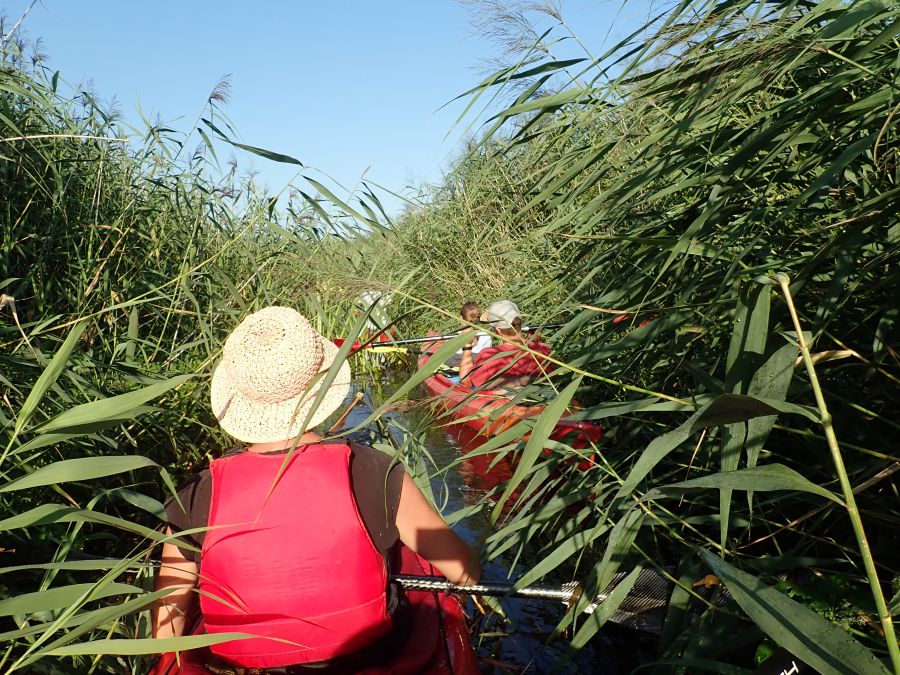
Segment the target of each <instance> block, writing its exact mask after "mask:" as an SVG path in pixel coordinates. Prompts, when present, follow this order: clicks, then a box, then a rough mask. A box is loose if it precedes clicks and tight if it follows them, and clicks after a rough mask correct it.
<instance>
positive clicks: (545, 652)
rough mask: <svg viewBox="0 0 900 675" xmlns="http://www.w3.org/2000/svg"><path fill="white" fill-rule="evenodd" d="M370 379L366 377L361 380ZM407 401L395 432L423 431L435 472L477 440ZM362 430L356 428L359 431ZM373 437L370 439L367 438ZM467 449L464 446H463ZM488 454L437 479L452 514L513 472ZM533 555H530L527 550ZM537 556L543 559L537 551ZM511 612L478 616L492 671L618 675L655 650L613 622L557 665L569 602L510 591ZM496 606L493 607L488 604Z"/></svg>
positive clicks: (482, 654)
mask: <svg viewBox="0 0 900 675" xmlns="http://www.w3.org/2000/svg"><path fill="white" fill-rule="evenodd" d="M406 377H408V374H406V373H403V372H396V373H394V372H390V371H388V372H386V373H385V374H384V375H383V377H382V379H381V380H380V381H370V382H368V383H366V384H365V385H362V386H363V391H364V392H365V394H366V396H365V399H364V402H365V405H360V406H358V407H357V408H356V409H355V410H354V411H353V412H352V413H351V415H350V416H349V418H348V420H347V423H346V425H347V427H352V426H355V425H356V424H358V423H360V422H361V421H362V420H363V419H364V418H365V417H366V416H367V415H368V414H369V412H370V410H371V408H373V407H377V406H378V405H379V404H381V403H382V402H383V401H384V400H386V399H387V398H388V397H389V396H390V393H391V392H393V391H394V390H396V388H397V387H399V386H400V384H402V383H403V382H404V381H405V378H406ZM360 381H361V382H362V379H360ZM413 397H416V398H419V399H425V398H426V394H425V392H424V391H416V392H413ZM404 407H406V406H401V410H400V411H397V412H391V413H389V414H388V415H386V417H387V418H389V420H390V421H389V422H388V428H389V431H390V433H391V435H392V436H393V437H394V438H395V439H396V440H397V441H401V442H402V436H403V434H404V432H402V431H400V430H399V429H396V428H393V427H394V425H395V424H396V426H398V427H402V428H403V429H406V430H408V431H409V432H411V433H414V434H416V435H417V436H418V437H419V438H420V439H421V440H422V441H424V445H425V446H426V448H427V450H428V452H429V453H430V456H431V461H433V464H434V466H433V467H432V466H429V467H428V469H429V474H436V473H437V472H438V471H439V470H440V469H444V468H445V467H447V466H449V465H451V464H452V463H453V462H454V460H456V459H457V458H458V457H459V456H460V454H461V450H462V446H464V445H465V447H469V448H470V447H471V442H472V441H471V438H470V437H467V436H466V435H465V434H464V433H463V434H460V433H459V432H458V431H456V430H455V429H453V428H449V429H448V428H446V427H441V426H438V425H436V424H434V423H433V422H432V421H431V415H430V413H429V411H428V408H427V406H409V407H408V408H407V409H405V410H404V409H403V408H404ZM354 436H355V435H354ZM359 440H361V441H363V442H366V441H367V440H368V439H366V438H365V437H360V438H359ZM463 451H464V450H463ZM487 461H488V460H484V461H483V462H480V463H479V464H478V465H472V464H471V463H464V464H461V465H457V466H455V467H453V468H451V469H450V470H448V471H446V472H441V473H440V475H434V476H433V477H432V479H431V487H432V491H433V493H434V497H435V501H436V502H437V504H438V505H439V507H440V508H441V509H442V511H443V512H444V514H445V515H448V514H451V513H453V512H455V511H458V510H459V509H462V508H465V507H468V506H471V505H473V504H475V503H477V502H478V500H479V499H480V498H482V497H483V496H484V495H485V493H486V492H488V491H489V490H490V489H491V487H492V486H493V485H495V484H496V482H497V480H498V479H500V478H503V477H504V474H506V475H508V474H509V472H510V471H511V467H508V466H507V467H505V468H504V467H501V468H500V469H498V470H495V471H492V472H490V474H488V473H487V472H486V468H487ZM488 508H489V507H488ZM453 527H454V529H455V530H456V531H457V532H458V533H459V534H460V535H461V536H462V537H463V538H464V539H466V541H468V542H469V543H471V544H475V543H476V542H477V541H478V539H479V537H480V536H482V534H483V533H484V532H485V530H486V529H488V528H489V524H488V520H487V517H486V513H485V511H484V510H483V511H482V512H481V513H476V514H475V515H472V516H469V517H467V518H465V519H464V520H462V521H460V522H457V523H455V524H454V526H453ZM523 558H527V556H523ZM528 562H529V561H528V560H527V559H520V560H519V563H518V565H517V566H513V561H512V556H505V557H501V558H499V559H497V560H494V561H491V562H489V563H487V564H486V565H485V566H484V569H483V574H482V577H483V579H484V580H485V581H496V582H507V581H510V580H514V579H516V578H518V577H519V576H521V575H522V574H524V573H525V572H526V571H527V569H528ZM532 562H537V559H536V558H532ZM564 581H570V579H566V578H562V577H560V578H559V579H552V578H548V579H546V580H545V581H544V582H543V583H546V584H548V585H552V584H555V583H557V582H559V583H562V582H564ZM502 606H503V611H504V613H505V614H506V617H507V619H508V622H504V621H502V620H500V619H499V618H498V617H497V616H495V615H494V616H485V617H482V619H481V620H480V621H479V622H478V624H477V626H476V628H475V631H474V634H473V643H474V644H475V648H476V651H477V652H478V655H479V658H480V660H481V662H482V664H483V670H484V672H488V673H491V672H493V673H519V672H528V673H552V672H562V673H602V674H608V675H618V674H619V673H630V672H631V671H632V670H633V669H634V668H635V667H636V666H638V665H639V664H640V663H641V662H642V660H645V659H646V657H647V647H648V646H649V645H648V638H647V636H644V635H642V634H639V633H636V632H634V631H631V630H629V629H627V628H621V627H618V626H615V625H612V624H609V623H608V624H607V626H608V627H609V628H607V627H604V629H603V630H601V631H600V632H599V633H598V635H597V636H596V637H595V638H594V639H593V640H592V641H591V643H590V644H589V645H588V646H586V647H585V648H583V649H582V650H580V651H579V652H577V653H575V654H574V656H572V658H571V661H570V662H569V663H567V664H566V665H565V666H563V667H562V669H561V670H559V671H556V668H557V667H558V666H559V665H560V660H561V659H562V658H563V657H564V656H565V655H566V652H567V649H568V646H569V645H568V642H567V641H565V640H562V639H557V640H553V641H548V636H549V635H550V634H551V633H552V632H553V629H554V627H555V625H556V624H557V622H558V621H559V620H560V619H561V618H562V617H563V615H564V613H565V607H564V606H563V605H562V604H561V603H558V602H555V601H548V600H525V599H518V598H507V599H503V600H502ZM485 609H487V611H488V612H490V610H489V609H488V608H485ZM467 611H468V613H469V614H470V616H472V617H473V619H474V618H477V617H478V616H479V615H480V614H481V612H479V610H478V609H477V608H476V607H475V606H474V605H473V603H472V602H471V601H469V602H468V603H467Z"/></svg>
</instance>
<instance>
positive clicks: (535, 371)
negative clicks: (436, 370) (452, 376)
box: [459, 300, 550, 390]
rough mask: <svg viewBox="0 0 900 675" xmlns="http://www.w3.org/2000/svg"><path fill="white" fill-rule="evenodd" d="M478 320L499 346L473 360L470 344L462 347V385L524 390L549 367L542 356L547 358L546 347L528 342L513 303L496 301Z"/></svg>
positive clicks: (540, 343)
mask: <svg viewBox="0 0 900 675" xmlns="http://www.w3.org/2000/svg"><path fill="white" fill-rule="evenodd" d="M481 319H482V321H485V322H487V323H489V324H490V325H491V327H492V328H493V329H494V330H495V331H496V332H497V335H499V336H500V339H501V342H500V344H499V345H497V346H496V347H488V348H486V349H482V350H481V351H480V352H479V353H478V356H477V357H475V358H473V357H472V349H471V347H472V344H471V343H469V344H467V345H465V347H463V354H462V359H461V360H460V364H459V379H460V382H461V383H462V384H469V385H471V386H473V387H479V388H485V389H505V390H510V389H515V388H517V387H524V386H525V385H527V384H529V383H530V382H531V381H532V380H534V378H536V377H539V376H540V375H543V374H544V373H546V371H547V366H548V365H549V364H548V363H547V361H546V360H545V359H544V358H542V356H549V355H550V346H549V345H547V344H546V343H544V342H541V341H540V338H539V337H536V336H535V338H534V339H532V340H531V341H530V342H529V341H528V340H527V339H526V338H525V336H524V335H523V333H522V316H521V314H520V313H519V308H518V307H517V306H516V304H515V303H514V302H512V301H510V300H498V301H497V302H494V303H492V304H491V306H490V307H488V308H487V311H486V312H485V313H484V314H483V315H482V317H481ZM529 350H530V351H529ZM532 352H534V353H532Z"/></svg>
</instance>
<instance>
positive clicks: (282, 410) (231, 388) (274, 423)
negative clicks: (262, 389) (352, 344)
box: [210, 336, 351, 443]
mask: <svg viewBox="0 0 900 675" xmlns="http://www.w3.org/2000/svg"><path fill="white" fill-rule="evenodd" d="M318 339H319V340H320V342H321V344H322V356H323V358H322V369H321V370H320V374H319V375H318V376H317V378H316V380H315V382H314V383H313V385H312V386H311V387H310V388H309V389H308V390H307V391H305V392H303V393H301V394H299V395H298V396H294V397H292V398H289V399H285V400H284V401H280V402H278V403H263V402H260V401H254V400H251V399H248V398H247V397H245V396H244V395H243V394H241V392H240V391H239V390H238V387H237V384H238V382H240V379H241V374H240V373H233V372H231V371H230V369H229V368H228V367H227V365H226V364H225V363H220V364H219V366H218V367H217V368H216V369H215V371H214V372H213V376H212V382H211V384H210V402H211V404H212V411H213V414H214V415H215V416H216V419H218V420H219V424H220V425H222V428H223V429H224V430H225V431H226V432H228V433H229V434H230V435H231V436H234V437H235V438H236V439H238V440H239V441H244V442H245V443H272V442H275V441H286V440H290V439H293V438H296V437H297V436H299V435H300V434H302V433H303V432H304V431H307V430H309V429H312V428H314V427H316V426H318V425H319V424H321V423H322V422H324V421H325V420H326V419H327V418H328V416H329V415H331V414H332V413H333V412H334V411H335V410H337V409H338V408H339V407H340V406H341V404H342V403H343V402H344V400H345V399H346V398H347V394H348V393H349V392H350V378H351V373H350V364H349V363H347V361H346V360H345V361H344V362H343V363H342V364H341V365H340V367H339V368H338V371H337V374H336V375H335V377H334V380H333V381H332V382H331V384H330V385H329V387H328V390H327V391H326V392H325V394H324V396H323V397H322V400H321V402H320V403H319V405H318V407H317V408H316V410H315V411H314V412H313V413H312V416H310V411H311V410H312V406H313V404H314V403H315V402H316V397H317V396H318V394H319V391H320V390H321V388H322V385H323V384H324V383H325V381H326V380H327V379H328V374H329V371H330V370H331V367H332V365H333V364H334V360H335V358H336V357H337V354H338V348H337V346H336V345H335V344H334V343H333V342H331V341H330V340H326V339H325V338H323V337H321V336H318ZM307 418H308V421H307Z"/></svg>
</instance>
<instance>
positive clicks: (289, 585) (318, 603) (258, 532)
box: [198, 444, 391, 668]
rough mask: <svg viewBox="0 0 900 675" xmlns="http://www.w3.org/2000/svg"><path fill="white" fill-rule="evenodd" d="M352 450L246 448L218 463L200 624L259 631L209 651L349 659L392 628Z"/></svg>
mask: <svg viewBox="0 0 900 675" xmlns="http://www.w3.org/2000/svg"><path fill="white" fill-rule="evenodd" d="M350 453H351V451H350V447H349V446H347V445H336V444H327V445H325V444H323V445H308V446H300V447H298V448H297V450H296V451H295V452H294V454H293V455H292V456H291V457H290V459H289V460H287V461H286V456H285V455H262V454H256V453H252V452H245V453H242V454H240V455H235V456H232V457H223V458H222V459H217V460H215V461H213V462H212V464H211V465H210V471H211V474H212V498H211V502H210V509H209V525H210V528H211V529H209V530H208V531H207V533H206V537H205V539H204V542H203V548H202V552H201V567H200V570H201V572H200V580H199V583H198V587H199V591H200V609H201V612H202V614H203V621H204V623H205V625H206V630H207V632H208V633H213V634H214V633H223V632H241V633H250V634H252V635H256V636H259V637H255V638H250V639H244V640H235V641H232V642H226V643H222V644H219V645H214V646H213V647H212V648H211V649H212V651H213V652H214V653H216V654H218V655H219V656H221V657H223V658H225V659H227V660H228V661H230V662H232V663H234V664H236V665H240V666H244V667H247V668H253V667H255V668H275V667H279V666H287V665H291V664H298V663H310V662H315V661H323V660H326V659H333V658H335V657H339V656H344V655H347V654H352V653H354V652H356V651H358V650H359V649H361V648H363V647H366V646H367V645H369V644H371V643H372V642H374V641H375V640H377V639H378V638H380V637H382V636H383V635H385V634H386V633H387V632H388V631H389V630H390V628H391V618H390V615H389V614H388V612H387V607H386V602H387V601H386V589H387V583H388V578H387V569H386V566H385V560H384V557H383V556H382V555H381V554H380V553H379V552H378V551H377V549H376V548H375V546H374V545H373V544H372V541H371V539H370V538H369V534H368V532H367V531H366V528H365V525H364V524H363V522H362V519H361V518H360V515H359V512H358V510H357V507H356V501H355V499H354V497H353V492H352V489H351V484H350V470H349V469H350ZM279 474H280V475H279Z"/></svg>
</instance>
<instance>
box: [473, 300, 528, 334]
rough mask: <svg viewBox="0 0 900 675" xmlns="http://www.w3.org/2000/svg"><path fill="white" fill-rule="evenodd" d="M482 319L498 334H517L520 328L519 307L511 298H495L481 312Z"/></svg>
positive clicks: (520, 316)
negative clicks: (494, 300)
mask: <svg viewBox="0 0 900 675" xmlns="http://www.w3.org/2000/svg"><path fill="white" fill-rule="evenodd" d="M481 320H482V321H486V322H487V323H489V324H490V325H491V328H493V329H494V330H495V331H497V332H498V333H499V334H500V335H507V336H510V337H512V336H517V335H519V331H520V330H521V328H522V315H521V314H520V313H519V308H518V306H517V305H516V303H514V302H513V301H512V300H497V302H492V303H491V305H490V307H488V308H487V310H486V311H485V312H484V314H482V316H481Z"/></svg>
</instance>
